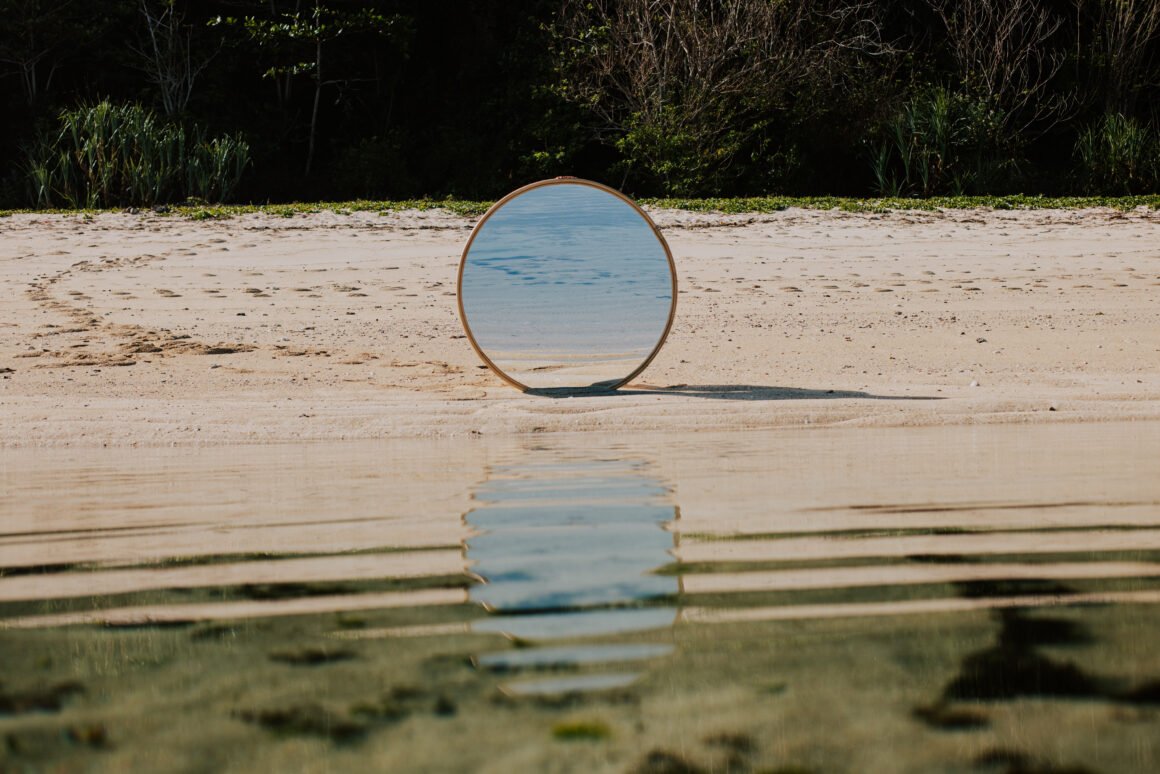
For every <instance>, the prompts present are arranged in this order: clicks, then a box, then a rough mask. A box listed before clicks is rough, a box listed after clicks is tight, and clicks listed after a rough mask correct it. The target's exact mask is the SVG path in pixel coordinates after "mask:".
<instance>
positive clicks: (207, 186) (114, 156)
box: [25, 102, 250, 208]
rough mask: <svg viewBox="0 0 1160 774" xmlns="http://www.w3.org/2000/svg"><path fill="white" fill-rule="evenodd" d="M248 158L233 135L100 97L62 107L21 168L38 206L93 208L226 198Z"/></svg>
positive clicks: (245, 148) (243, 145)
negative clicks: (96, 100)
mask: <svg viewBox="0 0 1160 774" xmlns="http://www.w3.org/2000/svg"><path fill="white" fill-rule="evenodd" d="M249 163H250V147H249V145H248V144H247V143H246V142H245V141H244V140H242V139H240V138H238V137H231V136H229V135H224V136H221V137H214V138H212V139H207V138H206V137H205V135H204V133H203V132H202V131H201V130H200V129H198V128H197V127H191V128H189V129H187V128H186V127H184V126H182V125H181V124H180V123H177V122H175V121H166V120H162V119H158V118H157V116H156V115H155V114H154V113H153V112H152V111H150V110H147V109H145V108H142V107H140V106H139V105H111V104H109V103H108V102H100V103H98V104H96V105H86V106H82V107H79V108H77V109H76V110H66V111H63V112H62V113H61V114H60V118H59V123H58V124H57V125H56V126H53V127H52V129H51V130H49V131H48V132H46V133H44V134H43V135H41V136H40V137H38V138H36V141H35V144H34V145H33V146H32V149H31V150H30V151H29V153H28V157H27V160H26V162H25V165H26V166H25V170H26V174H27V181H28V184H29V187H30V189H31V190H30V191H29V199H30V200H31V201H32V202H33V203H34V204H36V205H37V206H40V207H59V206H64V207H82V208H93V207H112V206H118V205H120V206H130V205H145V206H151V205H154V204H161V203H165V202H174V201H187V200H190V199H201V200H204V201H213V202H220V201H225V200H227V199H229V198H230V195H231V194H232V193H233V191H234V189H235V188H236V187H237V185H238V183H239V182H240V181H241V178H242V173H243V172H245V170H246V167H247V166H248V165H249Z"/></svg>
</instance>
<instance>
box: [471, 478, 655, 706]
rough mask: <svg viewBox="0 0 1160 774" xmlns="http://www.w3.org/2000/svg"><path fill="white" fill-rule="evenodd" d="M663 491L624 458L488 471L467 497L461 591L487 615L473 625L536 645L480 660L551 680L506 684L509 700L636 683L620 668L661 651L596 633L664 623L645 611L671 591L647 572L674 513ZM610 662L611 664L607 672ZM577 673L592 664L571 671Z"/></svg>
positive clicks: (483, 664) (622, 631)
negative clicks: (471, 575) (467, 585)
mask: <svg viewBox="0 0 1160 774" xmlns="http://www.w3.org/2000/svg"><path fill="white" fill-rule="evenodd" d="M667 495H668V492H667V490H666V488H665V487H664V485H663V484H661V483H660V481H658V480H657V479H655V478H653V477H651V476H650V475H648V472H647V467H646V465H645V464H644V463H641V462H633V461H628V460H589V461H582V462H573V463H568V462H541V463H527V464H522V465H504V466H498V467H496V468H494V469H493V470H492V471H491V475H490V477H489V479H488V481H487V482H486V483H484V484H483V485H481V486H480V487H479V488H478V489H477V490H476V492H475V499H476V501H477V502H478V503H479V505H478V506H477V507H475V508H473V509H472V510H471V511H470V512H469V513H468V514H467V515H466V516H465V520H466V522H467V524H468V525H469V526H470V528H472V529H473V530H475V531H476V534H475V535H473V536H472V537H471V538H469V539H468V541H467V558H468V561H469V563H470V564H471V566H472V570H473V571H474V572H475V573H476V574H478V575H479V576H481V577H482V578H483V579H484V580H485V584H483V585H480V586H476V587H474V588H473V589H472V591H471V599H472V600H474V601H476V602H480V603H482V604H484V605H485V606H486V607H487V609H488V610H489V611H490V612H491V613H492V617H490V618H488V619H485V620H483V621H478V622H476V623H475V624H474V628H475V630H476V631H479V632H501V633H503V634H506V635H508V636H511V637H514V638H517V640H518V641H522V642H531V643H535V647H525V648H520V649H516V650H501V651H495V652H491V653H485V654H482V655H481V656H479V658H478V663H479V665H480V666H481V667H483V668H485V669H490V670H501V671H504V672H509V671H519V670H530V669H534V670H537V671H543V670H547V669H557V670H562V671H563V674H562V675H554V676H552V677H544V676H540V677H538V678H536V679H532V680H527V679H524V680H517V681H514V682H510V683H508V684H507V685H506V686H505V690H506V691H508V692H509V693H512V694H536V693H562V692H571V691H581V690H598V689H602V688H614V687H623V686H626V685H629V684H630V683H632V682H633V680H635V679H636V678H637V677H638V676H639V674H640V673H639V670H626V669H624V668H623V665H624V664H627V663H632V662H639V661H642V660H645V659H650V658H655V657H657V656H661V655H664V654H666V653H668V652H669V651H670V650H671V646H670V645H667V644H664V643H659V642H633V643H624V642H617V643H602V642H601V641H600V640H599V639H598V638H600V637H601V636H604V637H607V636H609V635H625V634H629V633H634V632H644V631H651V630H656V629H660V628H663V627H671V626H672V624H673V621H674V618H675V611H674V610H673V609H672V608H670V607H667V606H656V605H650V604H648V603H649V601H650V600H657V599H661V598H665V597H670V596H672V595H675V594H676V593H677V590H678V585H677V580H676V578H675V577H672V576H662V575H657V574H654V573H653V570H655V569H657V568H658V567H660V566H662V565H665V564H667V563H669V562H670V561H671V560H672V556H671V550H672V548H673V538H672V535H671V534H670V533H669V532H668V531H666V530H665V529H664V527H665V526H666V525H667V524H669V523H670V522H671V521H672V520H673V519H674V518H675V515H676V509H675V508H674V506H673V505H672V504H670V503H668V502H667ZM611 665H621V666H620V667H612V666H611ZM581 667H589V668H592V667H594V668H595V671H592V670H591V669H590V670H589V671H586V672H584V673H582V674H576V673H575V670H577V669H578V668H581Z"/></svg>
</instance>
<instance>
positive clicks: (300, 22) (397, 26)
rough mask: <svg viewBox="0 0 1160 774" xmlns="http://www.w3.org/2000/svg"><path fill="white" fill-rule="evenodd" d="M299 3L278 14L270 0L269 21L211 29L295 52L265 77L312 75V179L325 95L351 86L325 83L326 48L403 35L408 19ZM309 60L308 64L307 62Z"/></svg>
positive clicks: (252, 18)
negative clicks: (353, 37)
mask: <svg viewBox="0 0 1160 774" xmlns="http://www.w3.org/2000/svg"><path fill="white" fill-rule="evenodd" d="M301 6H302V4H301V2H297V3H295V5H294V10H292V11H290V10H279V9H278V8H277V6H276V4H275V2H274V0H270V9H271V17H270V18H259V17H257V16H245V17H242V18H241V19H235V18H221V17H218V18H217V19H215V20H214V21H213V22H212V23H214V24H230V25H238V26H241V27H242V29H244V30H245V32H246V35H247V37H248V38H249V40H250V41H251V42H253V43H254V44H256V45H257V46H259V47H260V48H279V47H286V48H291V49H293V50H294V51H295V52H296V54H297V55H296V56H295V57H294V58H293V60H292V61H290V62H284V63H282V64H278V65H275V66H273V67H271V68H269V69H268V70H266V72H265V77H268V78H279V77H283V78H285V79H286V84H287V90H288V84H289V79H290V78H291V77H293V76H297V75H309V76H310V78H311V80H312V81H313V82H314V99H313V103H312V105H311V109H310V130H309V135H308V137H309V139H308V142H307V150H306V166H305V171H304V173H303V174H304V175H305V176H306V177H309V176H310V170H311V167H312V165H313V163H314V149H315V148H314V146H315V140H316V138H317V136H318V109H319V104H320V102H321V99H322V90H323V88H324V87H326V86H331V85H334V84H339V83H348V82H349V81H351V80H352V79H351V78H332V79H329V80H327V79H326V78H324V77H323V69H322V64H323V57H322V55H323V51H324V49H325V47H326V45H327V44H328V43H331V42H333V41H335V40H337V39H338V38H340V37H342V36H344V35H346V34H348V33H353V32H372V33H374V34H377V35H392V34H396V35H397V34H402V32H403V30H404V29H405V27H406V23H407V19H406V17H404V16H402V15H399V14H392V15H385V14H380V13H377V12H376V11H374V10H372V9H369V8H362V9H359V10H357V11H350V12H347V11H339V10H337V9H335V8H333V7H331V6H328V5H323V4H322V2H321V0H314V2H312V3H310V4H309V8H307V9H306V10H303V9H302V7H301ZM302 55H305V56H306V57H308V58H303V56H302Z"/></svg>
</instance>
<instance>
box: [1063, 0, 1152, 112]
mask: <svg viewBox="0 0 1160 774" xmlns="http://www.w3.org/2000/svg"><path fill="white" fill-rule="evenodd" d="M1074 2H1075V9H1076V17H1075V18H1076V46H1077V49H1079V48H1080V47H1081V46H1082V45H1083V36H1084V35H1083V33H1084V31H1085V30H1087V31H1090V36H1091V40H1090V43H1089V44H1088V52H1087V53H1088V56H1087V61H1088V62H1089V63H1090V64H1091V69H1092V71H1093V72H1092V75H1093V78H1092V83H1091V84H1090V87H1089V88H1088V97H1089V99H1093V100H1094V99H1098V98H1099V97H1101V96H1102V98H1103V103H1104V104H1103V108H1104V112H1105V113H1106V114H1108V115H1113V114H1116V113H1123V114H1128V115H1130V114H1131V113H1132V112H1133V109H1134V108H1135V106H1136V101H1137V100H1138V98H1139V95H1140V93H1141V92H1142V91H1144V90H1145V89H1147V88H1150V87H1155V86H1157V85H1160V67H1158V66H1157V57H1158V56H1160V52H1158V51H1157V48H1158V46H1157V42H1158V41H1160V2H1157V0H1074ZM1093 6H1094V7H1093ZM1084 22H1086V24H1085V23H1084ZM1081 58H1082V55H1081V54H1080V52H1079V51H1077V56H1076V60H1077V62H1078V61H1079V60H1080V59H1081Z"/></svg>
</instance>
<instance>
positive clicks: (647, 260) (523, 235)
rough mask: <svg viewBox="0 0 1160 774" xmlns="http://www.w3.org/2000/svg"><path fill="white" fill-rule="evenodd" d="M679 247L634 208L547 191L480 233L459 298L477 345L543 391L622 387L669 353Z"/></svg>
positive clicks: (578, 185) (530, 195)
mask: <svg viewBox="0 0 1160 774" xmlns="http://www.w3.org/2000/svg"><path fill="white" fill-rule="evenodd" d="M674 290H675V278H674V274H673V271H672V264H671V262H670V260H669V255H668V252H667V248H666V247H665V245H664V243H663V242H662V240H661V239H660V237H659V236H658V234H657V232H656V231H655V230H654V227H653V225H652V224H651V222H650V221H649V220H648V219H647V218H646V216H645V215H644V214H643V213H642V212H641V211H640V210H638V209H637V208H636V207H635V206H634V205H633V204H631V203H629V202H628V201H627V200H625V199H624V198H622V197H621V196H619V195H618V194H616V193H614V192H612V191H611V190H610V189H605V188H603V187H598V186H596V185H594V184H591V183H587V182H579V181H575V180H562V181H547V182H545V183H541V184H537V185H534V186H531V187H529V188H527V189H524V190H523V191H522V192H517V193H516V194H515V195H514V196H513V197H512V198H510V199H508V200H506V201H502V202H500V203H499V204H498V205H497V206H496V207H495V208H493V209H492V210H491V211H490V212H489V213H488V214H487V215H486V216H484V219H483V220H481V221H480V224H479V225H478V226H476V229H475V232H474V233H473V234H472V238H471V240H470V241H469V242H468V247H467V250H466V251H465V253H464V258H463V263H462V266H461V276H460V287H459V299H460V303H461V305H462V311H463V317H464V323H465V327H467V328H468V331H469V333H470V334H471V336H472V337H473V339H474V341H475V343H476V345H477V346H478V348H479V349H480V350H481V352H482V354H484V355H485V356H486V357H487V358H489V359H490V360H491V361H492V363H493V364H494V365H495V366H496V367H497V368H498V369H499V370H500V371H501V372H503V374H504V375H506V376H507V377H508V378H509V379H511V380H514V381H516V382H518V383H519V384H520V385H523V386H526V387H531V388H533V389H552V388H584V387H590V386H594V385H608V386H611V385H616V384H618V383H621V382H623V381H625V380H627V379H628V378H629V377H630V376H632V375H634V374H635V373H636V372H638V371H639V369H640V368H642V367H643V366H644V365H645V364H647V361H648V360H649V358H650V357H651V356H652V354H653V352H654V351H655V350H656V349H657V347H658V346H659V345H660V343H661V340H662V339H663V338H664V335H665V332H666V330H667V327H668V324H669V320H670V316H671V313H672V309H673V299H674V298H675V294H674Z"/></svg>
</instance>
